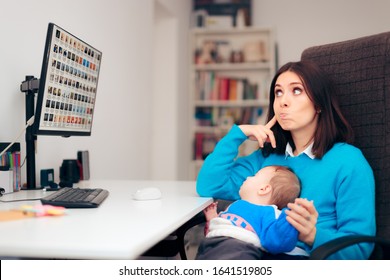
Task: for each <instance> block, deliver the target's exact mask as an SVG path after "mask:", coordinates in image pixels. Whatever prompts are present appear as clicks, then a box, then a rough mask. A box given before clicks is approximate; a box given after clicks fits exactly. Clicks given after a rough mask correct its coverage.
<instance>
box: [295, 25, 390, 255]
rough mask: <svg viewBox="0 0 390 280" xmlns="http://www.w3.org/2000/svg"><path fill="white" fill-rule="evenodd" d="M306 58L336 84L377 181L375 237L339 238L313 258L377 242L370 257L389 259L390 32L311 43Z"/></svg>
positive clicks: (317, 251) (346, 113)
mask: <svg viewBox="0 0 390 280" xmlns="http://www.w3.org/2000/svg"><path fill="white" fill-rule="evenodd" d="M301 58H302V59H307V60H312V61H315V62H316V63H317V64H319V65H320V66H321V68H323V69H324V70H325V71H326V72H327V73H328V74H329V75H330V77H331V78H332V79H333V81H334V82H335V85H336V92H337V95H338V100H339V103H340V106H341V110H342V112H343V113H344V115H345V117H346V118H347V120H348V121H349V122H350V124H351V125H352V127H353V130H354V132H355V143H354V145H355V146H357V147H359V148H360V149H361V150H362V152H363V154H364V155H365V157H366V159H367V160H368V162H369V163H370V165H371V167H372V169H373V171H374V176H375V185H376V222H377V234H376V236H375V237H369V236H346V237H342V238H339V239H335V240H333V241H330V242H329V243H327V244H324V245H322V246H320V247H318V248H316V250H314V251H313V252H312V254H311V259H326V258H327V257H328V256H330V255H331V254H332V253H334V252H336V251H337V250H340V249H342V248H345V247H347V246H350V245H353V244H356V243H360V242H372V243H375V249H374V252H373V253H372V255H371V257H370V258H371V259H390V32H386V33H380V34H376V35H371V36H366V37H362V38H357V39H353V40H348V41H343V42H338V43H333V44H326V45H322V46H315V47H310V48H308V49H306V50H304V51H303V53H302V57H301Z"/></svg>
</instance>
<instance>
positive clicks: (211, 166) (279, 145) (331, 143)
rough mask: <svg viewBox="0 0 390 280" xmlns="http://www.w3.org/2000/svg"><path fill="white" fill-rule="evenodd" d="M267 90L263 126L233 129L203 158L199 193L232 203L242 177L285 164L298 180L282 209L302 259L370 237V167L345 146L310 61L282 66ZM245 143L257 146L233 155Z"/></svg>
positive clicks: (325, 82)
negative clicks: (339, 241)
mask: <svg viewBox="0 0 390 280" xmlns="http://www.w3.org/2000/svg"><path fill="white" fill-rule="evenodd" d="M270 93H271V94H270V106H269V110H268V123H267V124H266V125H240V126H236V125H234V126H233V127H232V129H231V130H230V131H229V133H228V134H227V135H226V136H225V137H224V138H223V139H221V141H220V142H219V143H218V145H217V146H216V147H215V149H214V151H213V153H211V154H210V155H209V156H208V157H207V158H206V160H205V162H204V165H203V166H202V169H201V170H200V172H199V175H198V179H197V191H198V193H199V194H200V195H201V196H212V197H214V198H219V199H228V200H236V199H238V198H239V196H238V190H239V186H240V185H241V184H242V182H243V181H244V180H245V178H246V177H248V176H253V174H255V173H256V172H257V171H258V170H259V169H261V168H263V167H265V166H269V165H284V166H288V167H290V168H291V169H292V170H294V172H295V173H296V174H297V175H298V177H299V178H300V180H301V183H302V191H301V198H298V199H296V200H295V203H290V204H288V207H289V208H290V210H287V211H286V213H287V220H288V222H289V223H291V225H292V226H293V227H295V228H296V229H297V230H298V232H299V240H300V242H299V243H298V247H299V248H301V249H303V250H304V251H305V252H306V253H307V254H306V253H303V254H302V255H308V254H310V251H311V250H313V249H315V248H316V247H318V246H319V245H322V244H323V243H325V242H327V241H330V240H332V239H334V238H337V237H341V236H345V235H356V234H365V235H375V186H374V177H373V173H372V169H371V167H370V166H369V164H368V163H367V161H366V159H365V158H364V156H363V154H362V153H361V151H360V150H359V149H358V148H356V147H354V146H352V145H351V142H352V139H353V133H352V129H351V127H350V125H349V124H348V122H347V121H346V119H345V118H344V117H343V115H342V113H341V111H340V109H339V106H338V104H337V102H336V100H335V97H334V89H333V86H332V83H331V82H330V80H329V79H328V78H327V77H326V75H325V73H324V72H323V71H322V70H321V69H320V68H319V67H318V66H317V65H316V64H314V63H313V62H310V61H300V62H294V63H287V64H286V65H284V66H282V67H281V68H280V69H279V71H278V72H277V73H276V75H275V77H274V79H273V81H272V83H271V91H270ZM248 138H249V139H252V140H255V141H258V143H259V146H260V149H259V150H258V151H255V152H254V153H252V154H251V155H248V156H245V157H239V158H237V154H238V147H239V146H240V145H241V144H242V142H244V141H245V140H247V139H248ZM218 242H220V243H221V241H220V240H219V241H218ZM224 242H225V241H224ZM224 242H222V243H224ZM227 242H230V240H227V241H226V242H225V243H227ZM222 243H221V244H222ZM210 246H213V244H211V245H210ZM372 248H373V246H372V245H369V244H359V245H354V246H350V247H348V248H346V249H343V250H341V251H339V252H337V253H336V254H334V255H332V256H331V258H334V259H366V258H368V257H369V255H370V253H371V251H372ZM246 250H248V249H246ZM252 255H253V254H252ZM266 257H267V258H295V256H289V255H282V256H272V255H268V256H266ZM300 258H301V256H300Z"/></svg>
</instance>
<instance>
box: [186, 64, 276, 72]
mask: <svg viewBox="0 0 390 280" xmlns="http://www.w3.org/2000/svg"><path fill="white" fill-rule="evenodd" d="M193 68H194V69H193V70H195V71H244V70H254V71H256V70H269V69H271V65H270V63H269V62H255V63H221V64H217V63H214V64H197V65H194V66H193Z"/></svg>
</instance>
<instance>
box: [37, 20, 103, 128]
mask: <svg viewBox="0 0 390 280" xmlns="http://www.w3.org/2000/svg"><path fill="white" fill-rule="evenodd" d="M101 60H102V52H100V51H99V50H97V49H96V48H94V47H92V46H91V45H89V44H87V43H86V42H84V41H83V40H81V39H79V38H77V37H76V36H74V35H72V34H71V33H69V32H67V31H66V30H64V29H62V28H61V27H59V26H57V25H55V24H53V23H49V27H48V31H47V37H46V44H45V51H44V55H43V63H42V72H41V76H40V81H39V90H38V98H37V104H36V112H35V121H34V126H33V131H34V134H37V135H61V136H73V135H77V136H89V135H91V129H92V123H93V115H94V109H95V108H94V107H95V100H96V92H97V86H98V80H99V70H100V63H101Z"/></svg>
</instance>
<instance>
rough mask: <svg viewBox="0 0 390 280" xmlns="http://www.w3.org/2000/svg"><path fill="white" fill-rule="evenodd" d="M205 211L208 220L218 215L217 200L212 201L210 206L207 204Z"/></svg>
mask: <svg viewBox="0 0 390 280" xmlns="http://www.w3.org/2000/svg"><path fill="white" fill-rule="evenodd" d="M203 213H204V215H205V217H206V221H210V220H211V219H213V218H216V217H218V214H217V202H213V203H211V204H210V205H209V206H207V207H206V208H205V209H204V210H203Z"/></svg>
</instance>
